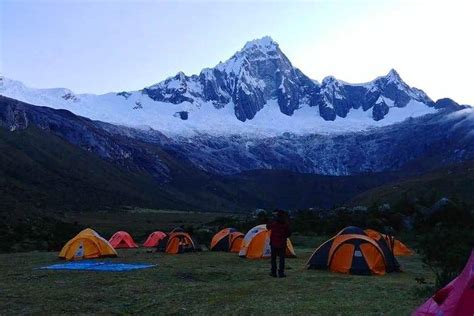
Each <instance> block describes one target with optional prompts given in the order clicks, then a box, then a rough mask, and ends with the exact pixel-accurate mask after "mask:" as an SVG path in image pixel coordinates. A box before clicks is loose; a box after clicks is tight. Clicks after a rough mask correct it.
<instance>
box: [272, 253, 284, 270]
mask: <svg viewBox="0 0 474 316" xmlns="http://www.w3.org/2000/svg"><path fill="white" fill-rule="evenodd" d="M285 250H286V249H285V247H283V248H276V247H272V274H276V273H277V257H278V258H279V259H280V260H279V265H278V274H279V275H283V274H285Z"/></svg>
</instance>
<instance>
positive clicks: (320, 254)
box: [307, 226, 393, 275]
mask: <svg viewBox="0 0 474 316" xmlns="http://www.w3.org/2000/svg"><path fill="white" fill-rule="evenodd" d="M385 252H386V251H384V249H383V246H382V247H381V245H380V244H379V243H377V241H375V240H374V239H372V238H370V237H369V236H367V235H366V234H365V233H364V231H363V230H362V229H360V228H358V227H355V226H349V227H346V228H344V229H343V230H341V231H340V232H339V233H338V234H337V235H336V236H334V237H333V238H331V239H329V240H327V241H326V242H324V243H323V244H322V245H320V246H319V247H318V248H317V249H316V250H315V251H314V252H313V254H312V255H311V257H310V258H309V260H308V262H307V268H308V269H329V270H331V271H333V272H340V273H350V274H359V275H383V274H385V272H391V271H393V269H392V267H391V266H390V263H389V262H388V261H387V259H386V257H385Z"/></svg>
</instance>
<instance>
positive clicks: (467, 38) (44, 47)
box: [0, 0, 474, 105]
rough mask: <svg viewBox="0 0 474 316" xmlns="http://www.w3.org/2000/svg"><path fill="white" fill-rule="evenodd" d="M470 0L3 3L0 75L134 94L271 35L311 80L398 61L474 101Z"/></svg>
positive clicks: (418, 80) (442, 91)
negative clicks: (133, 91)
mask: <svg viewBox="0 0 474 316" xmlns="http://www.w3.org/2000/svg"><path fill="white" fill-rule="evenodd" d="M473 8H474V6H473V5H472V4H471V3H470V1H469V0H466V1H462V0H458V1H457V0H450V1H437V0H399V1H395V0H385V1H383V0H353V1H349V0H346V1H343V0H332V1H329V0H328V1H323V0H320V1H290V0H288V1H281V0H278V1H247V0H244V1H226V0H223V1H222V0H221V1H215V2H212V1H196V0H189V1H184V0H183V1H151V0H141V1H139V0H130V1H125V0H102V1H90V0H83V1H76V0H55V1H46V0H30V1H28V0H0V26H1V28H0V74H2V75H5V76H7V77H9V78H11V79H16V80H20V81H23V82H24V83H25V84H27V85H29V86H32V87H37V88H51V87H67V88H70V89H72V90H73V91H75V92H77V93H83V92H91V93H105V92H110V91H122V90H138V89H141V88H143V87H145V86H148V85H151V84H154V83H156V82H159V81H161V80H164V79H165V78H167V77H169V76H172V75H174V74H176V73H177V72H178V71H184V72H185V73H186V74H188V75H191V74H195V73H199V71H200V70H201V69H202V68H204V67H213V66H215V65H216V64H217V63H218V62H219V61H225V60H226V59H228V58H229V57H230V56H231V55H232V54H233V53H234V52H235V51H237V50H239V49H240V48H241V47H242V46H243V45H244V44H245V42H246V41H248V40H251V39H255V38H260V37H262V36H264V35H270V36H271V37H272V38H273V39H274V40H275V41H277V42H278V43H279V44H280V48H281V49H282V51H283V52H284V53H285V54H286V55H287V56H288V58H289V59H290V60H291V61H292V63H293V64H294V65H295V66H296V67H298V68H300V69H301V70H302V71H303V72H304V73H305V74H306V75H308V76H309V77H311V78H313V79H316V80H319V81H321V80H322V79H323V78H324V77H325V76H327V75H334V76H335V77H337V78H339V79H342V80H344V81H348V82H365V81H370V80H372V79H374V78H375V77H377V76H379V75H385V74H386V73H387V72H388V71H389V70H390V68H395V69H396V70H397V71H398V72H399V73H400V75H401V77H402V78H403V79H404V80H405V81H406V82H407V83H408V84H409V85H411V86H415V87H418V88H421V89H423V90H424V91H425V92H427V93H428V95H429V96H431V97H432V98H433V99H437V98H441V97H445V96H449V97H451V98H453V99H455V100H456V101H458V102H460V103H469V104H471V105H474V88H473V86H474V84H473V82H472V78H473V74H474V40H473V32H474V19H473V18H472V12H473Z"/></svg>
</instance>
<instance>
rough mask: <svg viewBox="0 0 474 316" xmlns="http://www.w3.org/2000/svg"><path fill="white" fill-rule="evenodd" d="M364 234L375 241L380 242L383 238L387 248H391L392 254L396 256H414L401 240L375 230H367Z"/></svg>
mask: <svg viewBox="0 0 474 316" xmlns="http://www.w3.org/2000/svg"><path fill="white" fill-rule="evenodd" d="M364 232H365V233H366V234H367V236H369V237H372V238H373V239H375V240H379V239H381V238H383V239H384V240H385V242H386V243H387V246H388V247H389V248H390V250H391V252H392V253H393V255H395V256H411V255H413V251H412V250H411V249H410V248H408V247H407V246H406V245H405V244H404V243H402V242H401V241H400V240H398V239H396V238H395V237H393V236H390V235H387V234H382V233H380V232H378V231H376V230H374V229H366V230H364Z"/></svg>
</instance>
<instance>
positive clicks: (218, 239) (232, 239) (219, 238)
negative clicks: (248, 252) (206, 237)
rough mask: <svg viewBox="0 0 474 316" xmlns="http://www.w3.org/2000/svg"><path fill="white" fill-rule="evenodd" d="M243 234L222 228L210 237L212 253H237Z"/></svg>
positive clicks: (233, 229) (232, 229)
mask: <svg viewBox="0 0 474 316" xmlns="http://www.w3.org/2000/svg"><path fill="white" fill-rule="evenodd" d="M243 239H244V234H242V233H241V232H238V231H237V230H236V229H235V228H224V229H222V230H221V231H219V232H218V233H217V234H215V235H214V237H212V240H211V250H212V251H229V252H239V251H240V247H241V246H242V240H243Z"/></svg>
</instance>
